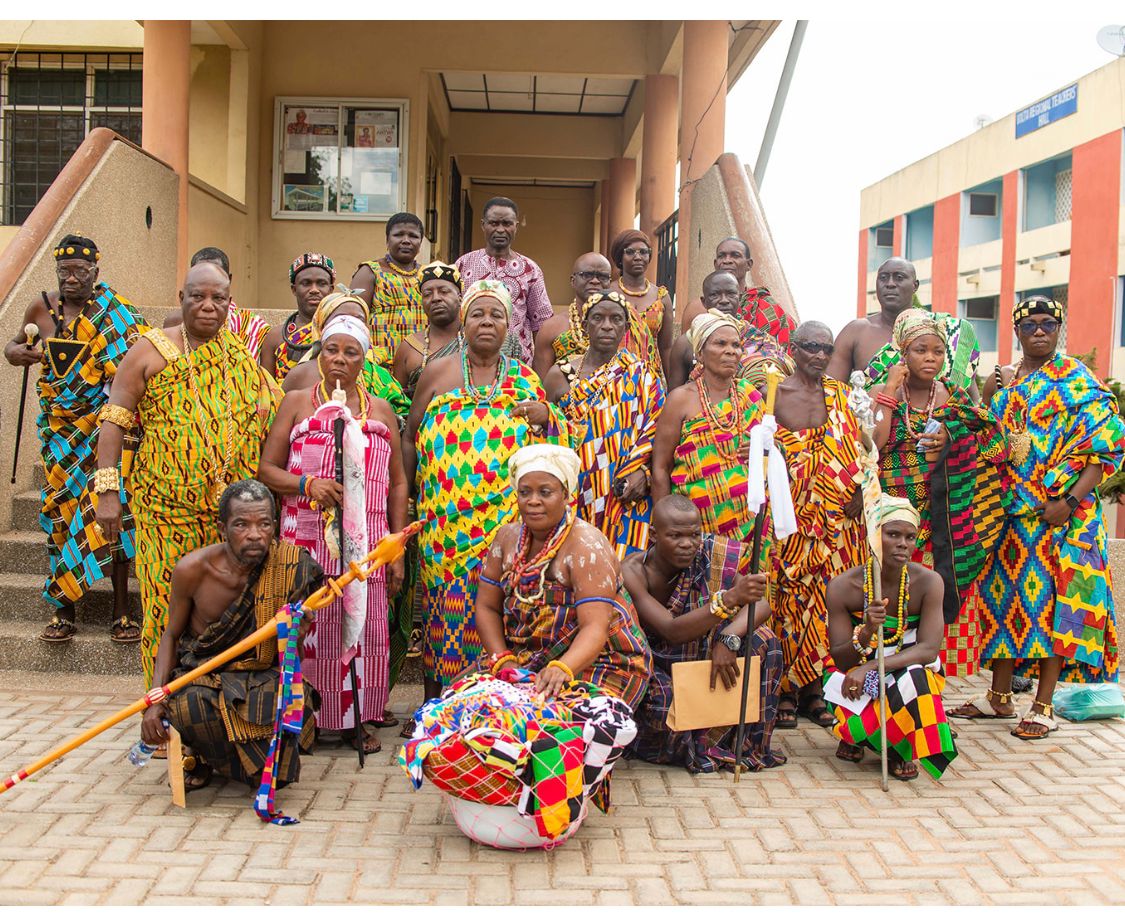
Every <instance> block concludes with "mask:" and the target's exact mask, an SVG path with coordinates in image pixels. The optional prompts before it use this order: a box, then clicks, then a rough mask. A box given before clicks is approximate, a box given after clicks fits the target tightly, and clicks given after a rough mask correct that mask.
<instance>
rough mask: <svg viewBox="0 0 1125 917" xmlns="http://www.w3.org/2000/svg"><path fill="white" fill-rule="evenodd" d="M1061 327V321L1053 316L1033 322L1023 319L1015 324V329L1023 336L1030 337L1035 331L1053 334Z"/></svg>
mask: <svg viewBox="0 0 1125 917" xmlns="http://www.w3.org/2000/svg"><path fill="white" fill-rule="evenodd" d="M1060 327H1061V322H1058V321H1056V320H1055V319H1053V318H1049V319H1047V320H1046V321H1045V322H1033V321H1031V320H1029V319H1025V320H1024V321H1022V322H1020V323H1019V324H1018V325H1016V331H1018V332H1019V333H1020V334H1022V335H1024V336H1025V337H1031V336H1032V335H1034V334H1035V332H1036V331H1042V332H1043V333H1044V334H1054V333H1055V332H1056V331H1058V330H1059V328H1060Z"/></svg>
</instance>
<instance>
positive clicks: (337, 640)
mask: <svg viewBox="0 0 1125 917" xmlns="http://www.w3.org/2000/svg"><path fill="white" fill-rule="evenodd" d="M314 404H315V396H314ZM362 430H363V438H364V441H365V445H364V455H363V481H364V505H365V515H366V521H367V531H366V535H367V550H370V548H371V547H373V546H374V545H375V544H376V543H377V542H378V541H379V539H380V538H382V537H383V536H384V535H386V534H387V531H388V528H387V491H388V488H389V487H390V472H389V463H390V458H391V444H390V431H389V430H388V429H387V427H386V425H385V424H383V423H380V422H379V421H377V420H369V419H368V420H364V421H362ZM344 467H345V468H346V467H348V465H347V462H345V463H344ZM286 470H287V471H288V472H289V473H290V474H296V475H302V474H307V475H310V476H312V477H318V478H327V479H328V480H335V479H336V455H335V437H334V435H333V417H332V416H331V414H330V413H329V414H326V413H324V412H320V413H318V414H314V415H313V416H311V417H307V418H305V419H304V420H302V421H300V422H299V423H297V424H295V425H294V426H293V430H292V432H291V433H290V434H289V461H288V463H287V465H286ZM357 503H358V500H357ZM346 520H347V515H346V514H345V522H346ZM324 526H325V518H324V516H323V515H322V514H321V512H320V511H319V510H315V509H313V508H312V507H311V506H310V503H309V498H308V497H302V496H300V495H299V494H294V495H292V496H285V497H282V498H281V537H282V539H283V540H285V541H287V542H292V543H293V544H297V545H300V546H301V547H303V548H306V549H308V551H309V552H310V553H311V554H312V556H313V558H315V560H316V562H317V563H318V564H320V566H321V567H322V568H323V569H325V570H326V571H328V572H329V574H330V575H333V576H339V575H340V574H341V573H342V572H343V570H342V567H341V565H340V560H339V558H338V557H336V558H333V557H332V556H331V555H330V554H329V549H328V543H327V541H326V540H325V532H324ZM336 541H337V539H335V538H334V539H333V543H336ZM364 553H366V551H364ZM366 607H367V616H366V619H365V620H364V625H363V635H362V637H361V638H360V641H359V646H358V650H357V652H356V653H355V668H356V676H357V678H356V680H357V681H358V683H359V690H360V711H361V713H362V715H363V720H364V722H372V721H378V720H381V719H382V718H383V710H384V709H385V707H386V706H387V694H388V692H389V690H390V685H389V679H388V656H389V652H390V648H389V642H388V641H389V636H388V633H387V571H386V568H385V567H380V568H379V569H378V570H376V571H375V572H374V573H373V574H372V575H371V576H370V577H368V579H367V595H366ZM343 614H344V600H343V599H342V598H337V599H336V600H335V601H333V602H332V604H331V605H328V606H326V607H324V608H320V609H317V612H316V620H315V621H314V622H313V623H312V625H311V626H310V628H309V630H308V633H307V634H306V635H305V641H304V657H303V658H304V662H303V672H304V677H305V679H306V680H307V681H309V682H311V683H312V685H313V686H314V687H315V688H316V689H317V691H318V692H319V693H320V709H319V710H318V711H317V714H316V723H317V726H318V727H319V728H321V729H333V730H339V729H354V728H355V707H354V706H353V693H352V682H351V677H350V669H349V666H348V664H347V663H346V662H344V661H343V658H344V655H345V653H344V650H345V646H344V644H343V642H342V640H341V634H342V618H343Z"/></svg>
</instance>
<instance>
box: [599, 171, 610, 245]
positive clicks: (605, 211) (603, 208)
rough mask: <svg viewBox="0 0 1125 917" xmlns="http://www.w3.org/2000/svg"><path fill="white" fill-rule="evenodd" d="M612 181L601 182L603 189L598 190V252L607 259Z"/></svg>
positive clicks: (605, 179) (606, 179)
mask: <svg viewBox="0 0 1125 917" xmlns="http://www.w3.org/2000/svg"><path fill="white" fill-rule="evenodd" d="M610 194H611V190H610V179H608V178H604V179H602V182H601V187H600V188H599V189H598V195H599V197H598V200H599V204H598V208H599V213H598V223H599V225H598V251H600V252H601V253H602V254H603V255H605V256H606V257H607V258H608V257H609V198H610Z"/></svg>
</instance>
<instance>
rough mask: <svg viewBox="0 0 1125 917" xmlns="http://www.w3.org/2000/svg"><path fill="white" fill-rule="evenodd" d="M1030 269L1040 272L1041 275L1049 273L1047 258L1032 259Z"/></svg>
mask: <svg viewBox="0 0 1125 917" xmlns="http://www.w3.org/2000/svg"><path fill="white" fill-rule="evenodd" d="M1028 267H1029V268H1031V269H1032V270H1033V271H1038V272H1039V273H1040V274H1045V273H1046V272H1047V259H1046V258H1035V259H1032V262H1031V263H1030V264H1029V265H1028Z"/></svg>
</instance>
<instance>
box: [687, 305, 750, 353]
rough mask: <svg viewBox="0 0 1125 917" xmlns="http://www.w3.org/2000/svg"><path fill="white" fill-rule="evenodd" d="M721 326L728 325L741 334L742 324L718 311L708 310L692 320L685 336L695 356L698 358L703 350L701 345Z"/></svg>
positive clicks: (731, 316)
mask: <svg viewBox="0 0 1125 917" xmlns="http://www.w3.org/2000/svg"><path fill="white" fill-rule="evenodd" d="M723 325H729V326H730V327H731V328H733V329H734V330H735V331H737V332H738V333H739V334H742V324H741V323H740V322H739V321H738V319H736V318H735V317H734V316H733V315H727V313H726V312H721V311H719V310H718V309H708V310H707V311H706V312H701V313H700V314H699V315H697V316H696V317H695V318H694V319H692V322H691V327H690V328H688V331H687V336H688V340H689V341H691V349H692V350H693V351H694V352H695V355H696V356H699V353H700V351H701V350H703V345H704V344H706V343H707V339H708V338H709V337H711V335H712V334H714V333H715V332H716V331H718V330H719V329H720V328H721V327H722V326H723Z"/></svg>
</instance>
